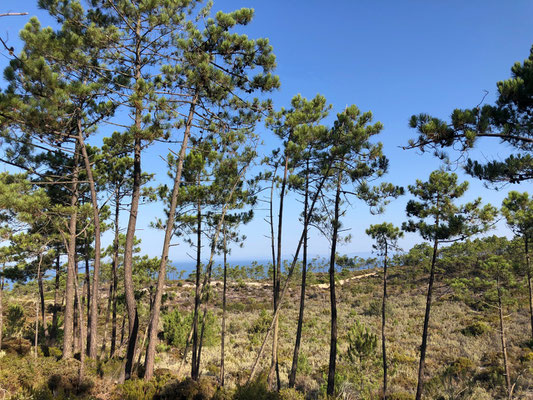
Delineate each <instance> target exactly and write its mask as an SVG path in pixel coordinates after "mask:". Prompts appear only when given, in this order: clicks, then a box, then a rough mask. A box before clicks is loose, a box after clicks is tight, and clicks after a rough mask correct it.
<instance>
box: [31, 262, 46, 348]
mask: <svg viewBox="0 0 533 400" xmlns="http://www.w3.org/2000/svg"><path fill="white" fill-rule="evenodd" d="M42 262H43V253H42V252H40V253H39V264H38V265H37V281H38V282H39V299H38V300H37V301H36V302H35V338H34V353H33V356H34V357H35V358H37V348H38V345H39V308H40V307H39V302H40V301H41V299H42V300H43V302H44V296H43V291H42V289H43V280H42V278H41V264H42ZM43 314H44V313H43Z"/></svg>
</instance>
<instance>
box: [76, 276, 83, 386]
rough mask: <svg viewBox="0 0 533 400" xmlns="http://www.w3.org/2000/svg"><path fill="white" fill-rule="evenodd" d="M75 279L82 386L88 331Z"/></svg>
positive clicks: (79, 378) (79, 372)
mask: <svg viewBox="0 0 533 400" xmlns="http://www.w3.org/2000/svg"><path fill="white" fill-rule="evenodd" d="M75 278H76V279H75V282H74V288H75V289H74V292H75V296H76V300H77V304H78V315H79V323H78V328H79V335H80V368H79V370H78V384H80V383H81V382H82V380H83V374H84V367H85V352H84V351H83V349H84V348H85V343H84V338H85V336H86V332H85V330H86V329H85V324H84V323H83V307H82V302H81V299H80V296H79V287H78V277H77V276H76V277H75ZM83 290H85V288H83V289H82V292H83Z"/></svg>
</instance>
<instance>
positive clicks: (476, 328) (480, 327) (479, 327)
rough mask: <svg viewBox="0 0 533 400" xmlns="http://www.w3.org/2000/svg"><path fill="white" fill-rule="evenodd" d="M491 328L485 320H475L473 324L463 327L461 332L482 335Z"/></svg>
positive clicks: (467, 334) (469, 334)
mask: <svg viewBox="0 0 533 400" xmlns="http://www.w3.org/2000/svg"><path fill="white" fill-rule="evenodd" d="M490 331H491V328H490V326H489V325H487V324H486V323H485V322H483V321H475V322H473V323H472V324H470V325H468V326H466V327H464V328H463V329H461V333H462V334H463V335H465V336H473V337H476V336H480V335H483V334H484V333H487V332H490Z"/></svg>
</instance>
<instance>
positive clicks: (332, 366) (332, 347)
mask: <svg viewBox="0 0 533 400" xmlns="http://www.w3.org/2000/svg"><path fill="white" fill-rule="evenodd" d="M341 185H342V172H339V175H338V177H337V191H336V193H335V215H334V219H333V234H332V236H331V254H330V259H329V296H330V303H331V333H330V342H329V367H328V387H327V394H328V396H334V395H335V370H336V363H337V298H336V293H335V256H336V253H337V237H338V233H339V218H340V217H339V215H340V200H341Z"/></svg>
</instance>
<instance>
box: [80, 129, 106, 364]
mask: <svg viewBox="0 0 533 400" xmlns="http://www.w3.org/2000/svg"><path fill="white" fill-rule="evenodd" d="M78 140H79V141H80V146H81V153H82V155H83V160H84V162H85V171H86V172H87V180H88V181H89V189H90V192H91V203H92V206H93V223H94V264H93V287H92V297H91V299H90V313H89V316H90V320H89V321H88V326H89V329H88V331H89V340H88V346H87V351H88V352H87V354H88V356H89V357H91V358H96V355H97V349H96V340H97V336H98V332H97V330H98V297H99V296H98V291H99V288H100V286H99V280H100V249H101V232H100V231H101V227H100V209H99V207H98V196H97V193H96V185H95V183H94V175H93V170H92V167H91V160H90V159H89V155H88V153H87V148H86V146H85V142H84V140H83V133H82V129H81V120H80V121H78ZM87 293H89V287H87ZM87 301H88V304H89V299H88V300H87Z"/></svg>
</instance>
